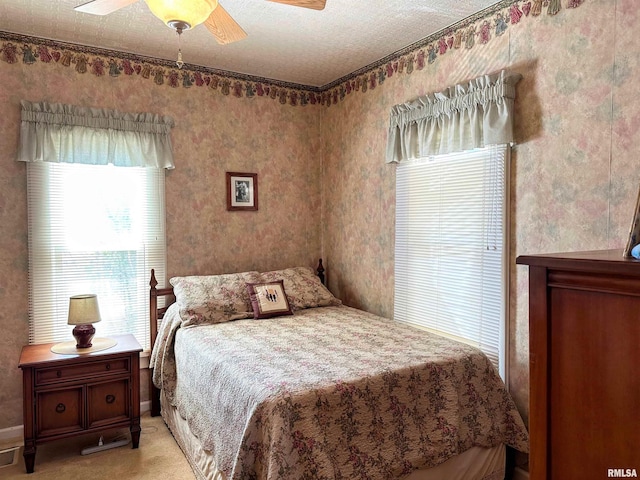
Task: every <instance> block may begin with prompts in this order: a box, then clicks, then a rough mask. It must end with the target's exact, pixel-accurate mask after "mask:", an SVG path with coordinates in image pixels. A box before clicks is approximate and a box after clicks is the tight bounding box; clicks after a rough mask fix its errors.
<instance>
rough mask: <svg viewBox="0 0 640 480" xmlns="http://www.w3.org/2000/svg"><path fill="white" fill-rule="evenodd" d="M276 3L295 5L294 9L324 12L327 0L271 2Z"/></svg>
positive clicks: (275, 0)
mask: <svg viewBox="0 0 640 480" xmlns="http://www.w3.org/2000/svg"><path fill="white" fill-rule="evenodd" d="M269 1H271V2H276V3H284V4H287V5H293V6H294V7H304V8H312V9H314V10H324V6H325V4H326V3H327V0H269Z"/></svg>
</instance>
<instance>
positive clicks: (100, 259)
mask: <svg viewBox="0 0 640 480" xmlns="http://www.w3.org/2000/svg"><path fill="white" fill-rule="evenodd" d="M27 190H28V205H29V320H30V323H29V342H30V343H46V342H58V341H70V340H73V338H72V335H71V330H72V327H71V326H69V325H67V313H68V308H69V297H70V296H72V295H78V294H83V293H95V294H97V296H98V302H99V306H100V313H101V317H102V321H101V322H99V323H96V324H95V325H94V326H95V328H96V336H109V335H114V334H121V333H132V334H134V335H135V337H136V338H137V340H138V342H139V343H140V344H141V345H142V346H143V348H145V349H149V331H148V312H149V285H148V282H149V274H150V271H151V268H154V269H155V270H156V276H157V278H165V269H166V265H165V264H166V255H165V224H164V169H162V168H144V167H116V166H113V165H86V164H74V163H54V162H29V163H28V164H27Z"/></svg>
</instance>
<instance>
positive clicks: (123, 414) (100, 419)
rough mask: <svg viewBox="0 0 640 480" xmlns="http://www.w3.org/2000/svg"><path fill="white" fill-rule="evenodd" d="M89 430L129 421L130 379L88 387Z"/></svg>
mask: <svg viewBox="0 0 640 480" xmlns="http://www.w3.org/2000/svg"><path fill="white" fill-rule="evenodd" d="M87 396H88V400H89V401H88V402H87V404H88V411H87V419H88V425H87V428H93V427H99V426H100V425H101V424H105V423H114V422H117V421H119V420H122V421H126V420H128V419H129V379H128V378H127V379H123V380H117V381H113V382H105V383H98V384H92V385H87Z"/></svg>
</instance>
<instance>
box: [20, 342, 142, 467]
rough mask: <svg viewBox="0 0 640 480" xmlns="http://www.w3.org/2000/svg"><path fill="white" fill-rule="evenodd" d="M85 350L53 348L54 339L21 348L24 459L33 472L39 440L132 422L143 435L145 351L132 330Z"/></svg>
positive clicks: (133, 430) (133, 431) (134, 437)
mask: <svg viewBox="0 0 640 480" xmlns="http://www.w3.org/2000/svg"><path fill="white" fill-rule="evenodd" d="M113 338H114V339H115V340H117V342H118V343H117V344H116V345H115V346H114V347H111V348H109V349H106V350H102V351H98V352H93V353H87V354H82V355H60V354H57V353H53V352H52V351H51V347H52V346H53V345H54V344H52V343H50V344H45V345H28V346H26V347H23V348H22V354H21V355H20V364H19V367H20V368H21V369H22V378H23V394H24V404H23V412H24V463H25V467H26V468H27V473H32V472H33V467H34V463H35V457H36V445H40V444H42V443H45V442H50V441H53V440H59V439H62V438H68V437H73V436H76V435H82V434H85V433H90V432H100V431H102V430H106V429H110V428H122V427H129V429H130V431H131V440H132V443H133V448H138V443H139V440H140V352H141V351H142V347H141V346H140V345H139V344H138V342H137V341H136V339H135V338H134V337H133V335H115V336H113Z"/></svg>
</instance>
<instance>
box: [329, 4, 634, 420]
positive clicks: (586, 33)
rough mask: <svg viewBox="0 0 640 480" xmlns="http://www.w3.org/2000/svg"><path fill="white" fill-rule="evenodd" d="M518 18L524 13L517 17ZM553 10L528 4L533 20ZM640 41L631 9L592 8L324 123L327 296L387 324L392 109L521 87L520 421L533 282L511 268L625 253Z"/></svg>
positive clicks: (347, 107) (512, 349)
mask: <svg viewBox="0 0 640 480" xmlns="http://www.w3.org/2000/svg"><path fill="white" fill-rule="evenodd" d="M569 4H573V2H564V1H563V2H562V6H567V5H569ZM513 5H514V6H517V5H520V9H521V10H522V11H523V13H524V10H523V7H524V5H526V4H523V3H522V2H516V3H515V4H513ZM545 5H546V6H545ZM552 5H554V2H545V3H542V2H532V4H531V10H529V15H531V14H532V12H534V11H535V12H538V10H537V9H538V7H540V6H545V8H549V7H551V6H552ZM555 5H559V3H558V2H555ZM534 9H535V10H534ZM523 18H524V17H523ZM638 28H640V16H639V14H638V12H637V8H636V7H635V6H634V2H633V0H590V1H587V2H584V3H583V4H582V5H580V8H575V9H571V10H562V11H560V12H559V13H558V14H557V15H541V16H540V17H539V19H538V21H536V22H526V23H524V22H523V23H521V24H520V25H518V28H512V27H509V28H508V29H507V30H506V31H505V32H504V34H503V35H501V36H499V37H496V38H494V39H493V40H492V41H491V42H490V43H488V44H486V45H482V46H479V47H478V46H476V47H474V48H473V49H461V50H460V51H458V52H457V54H456V55H451V56H448V55H444V56H442V57H439V58H438V61H437V62H435V63H434V64H433V65H431V66H429V67H427V68H425V70H424V71H422V72H420V73H417V74H416V73H414V74H412V75H410V76H403V77H402V78H399V79H397V80H396V81H395V82H390V81H387V82H386V83H385V84H384V85H379V86H378V88H377V89H376V90H375V94H372V93H370V94H369V95H356V96H351V97H349V98H346V99H345V100H344V101H343V102H341V103H339V104H337V105H335V106H332V107H331V108H330V109H323V110H322V112H321V115H322V122H321V125H322V137H323V138H325V139H330V140H327V141H326V142H325V162H324V165H323V176H324V181H323V198H324V203H323V225H324V227H325V230H324V234H323V247H324V256H325V257H326V263H327V271H328V278H329V287H330V288H331V290H332V291H333V293H334V294H335V295H336V296H338V297H340V298H341V299H342V300H343V301H344V302H345V303H347V304H349V305H353V306H356V307H360V308H364V309H366V310H370V311H373V312H375V313H380V314H383V315H387V316H390V315H392V314H393V288H394V282H393V275H394V262H393V259H394V251H393V249H394V214H395V166H394V165H385V164H384V163H383V160H384V158H385V147H386V134H387V128H388V122H387V119H388V115H389V111H390V109H391V107H392V106H393V105H395V104H398V103H403V102H406V101H409V100H411V99H414V98H415V97H417V96H420V95H424V94H426V93H430V92H437V91H441V90H443V89H444V88H445V87H447V86H449V85H453V84H456V83H461V82H465V81H466V80H469V79H471V78H475V77H477V76H479V75H482V74H485V73H490V72H496V71H499V70H502V69H508V70H510V71H513V72H517V73H520V74H522V76H523V79H522V80H521V81H520V82H519V83H518V85H517V94H516V102H515V105H516V108H515V110H516V117H515V127H516V142H517V145H516V146H515V147H514V149H513V152H512V158H511V174H510V178H511V187H510V193H511V209H510V214H511V220H510V230H511V233H510V235H511V238H510V243H511V257H512V258H511V262H510V265H511V266H510V277H511V278H510V286H511V291H510V335H509V369H508V383H509V387H510V389H511V391H512V394H513V395H514V397H515V399H516V403H517V404H518V407H519V409H520V411H521V412H522V413H523V415H524V416H525V418H528V400H529V397H528V393H529V392H528V382H529V376H528V374H529V370H528V361H529V358H528V341H529V338H528V271H527V268H526V267H525V266H518V267H516V265H515V258H516V256H517V255H522V254H536V253H544V252H561V251H579V250H591V249H608V248H620V249H622V248H623V247H624V245H625V242H626V240H627V235H628V229H629V226H630V223H631V218H632V214H633V209H634V205H635V198H636V195H637V192H638V187H639V184H640V174H639V173H638V172H639V171H640V156H639V155H638V152H639V149H640V135H639V134H638V133H637V131H638V123H639V122H640V99H639V98H638V89H637V81H636V80H635V79H636V78H637V75H639V74H640V61H639V59H640V41H638V39H637V36H634V32H635V31H637V29H638Z"/></svg>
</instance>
